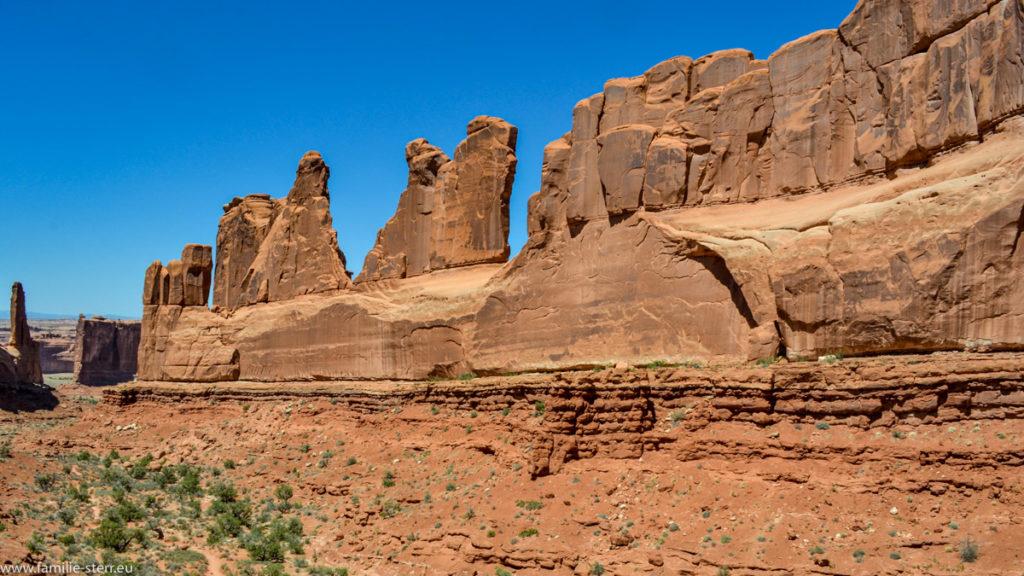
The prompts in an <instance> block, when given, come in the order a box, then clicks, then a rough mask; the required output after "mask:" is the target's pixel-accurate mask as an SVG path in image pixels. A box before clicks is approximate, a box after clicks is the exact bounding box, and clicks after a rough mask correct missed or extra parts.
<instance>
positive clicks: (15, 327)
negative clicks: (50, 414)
mask: <svg viewBox="0 0 1024 576" xmlns="http://www.w3.org/2000/svg"><path fill="white" fill-rule="evenodd" d="M0 382H2V383H25V384H42V383H43V370H42V368H41V367H40V364H39V344H38V343H37V342H36V341H35V340H33V339H32V334H30V333H29V327H28V315H27V314H26V313H25V290H24V289H23V288H22V287H21V282H15V283H14V285H12V286H11V338H10V341H9V342H8V343H7V348H3V347H0Z"/></svg>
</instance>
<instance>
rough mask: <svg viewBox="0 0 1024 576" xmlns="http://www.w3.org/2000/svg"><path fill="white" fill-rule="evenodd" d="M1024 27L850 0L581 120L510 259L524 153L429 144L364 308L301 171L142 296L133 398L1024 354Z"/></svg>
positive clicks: (987, 17) (369, 283) (419, 155)
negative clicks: (513, 206)
mask: <svg viewBox="0 0 1024 576" xmlns="http://www.w3.org/2000/svg"><path fill="white" fill-rule="evenodd" d="M1022 114H1024V6H1022V4H1021V3H1020V2H1019V0H1001V1H996V0H991V1H987V2H980V1H971V2H957V3H952V4H950V6H946V7H945V8H944V9H943V10H936V9H934V3H928V2H921V1H919V0H862V1H861V2H860V3H859V4H858V5H857V7H856V8H855V9H854V11H853V13H852V14H850V16H849V17H847V19H846V20H845V21H844V22H843V23H842V24H841V25H840V27H839V28H838V29H837V30H825V31H821V32H817V33H814V34H811V35H809V36H807V37H804V38H801V39H798V40H795V41H793V42H790V43H789V44H786V45H785V46H783V47H782V48H780V49H779V50H778V51H777V52H776V53H774V54H772V55H771V56H770V57H769V58H768V59H767V60H758V59H755V58H754V57H753V55H752V54H751V53H750V52H748V51H745V50H727V51H722V52H716V53H714V54H710V55H707V56H704V57H702V58H698V59H696V60H693V59H691V58H688V57H684V56H679V57H676V58H672V59H670V60H667V61H665V62H662V63H660V64H657V65H655V66H654V67H652V68H651V69H649V70H647V71H646V72H645V73H644V74H642V75H640V76H636V77H632V78H620V79H613V80H609V81H608V82H607V83H606V84H605V86H604V90H603V91H602V92H601V93H599V94H595V95H593V96H591V97H589V98H585V99H583V100H581V101H580V102H579V103H578V104H577V105H576V106H575V108H574V110H573V111H572V128H571V130H570V131H569V132H568V133H566V134H565V135H563V136H562V137H561V138H559V139H558V140H556V141H554V142H552V143H550V144H549V145H548V146H547V147H546V148H545V152H544V159H543V165H542V167H541V168H542V177H541V189H540V190H539V191H538V192H537V193H535V194H534V195H533V196H531V197H530V199H529V204H528V233H529V238H528V241H527V244H526V246H525V247H524V248H523V250H522V251H521V252H520V253H519V254H518V255H516V256H515V257H514V258H513V259H512V260H511V261H509V260H508V257H509V248H508V244H507V236H508V227H509V219H508V204H509V195H510V194H511V189H512V181H513V178H514V175H515V170H516V158H515V145H516V136H517V133H516V128H515V127H513V126H511V125H510V124H508V123H507V122H504V121H503V120H500V119H497V118H492V117H486V116H481V117H478V118H476V119H474V120H473V121H472V122H470V124H469V126H468V128H467V137H466V139H465V140H464V141H463V142H462V143H461V144H459V146H458V147H457V148H456V150H455V151H454V154H453V156H452V157H451V158H449V156H447V155H446V154H445V153H444V152H443V151H442V150H440V149H438V148H437V147H435V146H432V145H431V144H430V143H429V142H428V141H427V140H425V139H418V140H414V141H413V142H411V143H410V144H409V145H408V146H407V147H406V150H405V157H406V162H407V164H408V167H409V179H408V184H407V187H406V189H405V191H404V192H403V193H402V195H401V197H400V199H399V202H398V207H397V210H396V212H395V215H394V216H393V217H392V218H391V219H390V220H388V221H387V222H386V223H385V224H384V226H383V228H382V229H381V230H380V232H379V233H378V236H377V241H376V243H375V246H374V248H373V249H372V250H371V251H370V252H369V253H368V254H367V257H366V260H365V262H364V266H363V270H362V272H361V273H360V274H359V276H358V277H356V279H355V281H352V280H351V279H350V274H349V273H348V272H347V271H346V270H345V259H344V256H343V255H342V253H341V250H340V249H339V248H338V245H337V239H336V235H335V233H334V231H333V228H332V225H331V217H330V212H329V202H330V198H329V193H328V188H327V181H328V178H329V175H330V170H329V169H328V168H327V165H326V164H325V163H324V162H323V159H322V158H321V157H320V155H319V154H318V153H315V152H310V153H307V154H306V155H305V156H304V157H303V158H302V160H301V162H300V164H299V168H298V170H297V172H296V179H295V185H294V187H293V188H292V190H291V191H290V192H289V193H288V195H287V197H285V198H282V199H278V200H275V199H272V198H270V197H269V196H266V195H250V196H246V197H245V198H236V199H234V200H232V201H231V202H230V203H229V204H228V205H226V206H225V207H224V209H225V213H224V216H223V217H222V218H221V220H220V227H219V230H218V234H217V247H216V254H217V258H216V270H215V271H212V275H213V279H212V287H213V297H212V304H213V307H212V309H211V308H208V307H207V294H208V290H209V287H210V286H211V278H210V277H211V269H212V262H211V260H212V258H211V254H212V248H211V247H209V246H199V245H189V246H187V247H186V249H185V251H184V252H183V254H182V259H181V260H180V261H179V260H175V261H171V262H169V263H168V264H167V265H166V266H164V265H163V264H161V263H160V262H155V263H154V264H153V265H152V266H151V267H150V268H149V270H148V271H147V272H146V279H145V288H144V295H143V300H144V304H145V314H144V318H143V325H142V334H141V343H140V351H139V378H140V379H144V380H170V381H193V382H213V381H221V380H237V379H242V380H254V381H296V380H332V379H423V378H428V377H454V376H458V375H460V374H465V373H474V374H496V373H504V372H516V371H526V370H562V369H570V368H583V367H590V366H598V365H609V364H615V363H618V362H627V363H632V364H640V363H646V362H652V361H655V360H662V361H666V362H684V361H687V360H690V359H695V358H699V359H706V360H712V361H751V360H756V359H759V358H775V357H776V356H784V357H788V358H790V359H793V360H796V359H800V358H815V357H817V356H819V355H823V354H828V353H831V352H836V351H842V352H843V353H844V354H847V355H853V354H879V353H892V352H903V351H917V352H927V351H936V350H965V349H966V350H1021V349H1024V336H1022V330H1021V324H1020V318H1022V317H1024V282H1021V281H1020V279H1021V275H1022V270H1024V250H1020V249H1019V248H1018V245H1019V239H1020V237H1021V235H1022V233H1024V184H1022V183H1024V177H1022V174H1024V118H1022Z"/></svg>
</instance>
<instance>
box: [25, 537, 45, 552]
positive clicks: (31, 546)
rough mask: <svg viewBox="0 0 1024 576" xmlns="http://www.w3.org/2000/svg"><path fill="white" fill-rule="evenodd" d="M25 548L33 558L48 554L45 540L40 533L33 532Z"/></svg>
mask: <svg viewBox="0 0 1024 576" xmlns="http://www.w3.org/2000/svg"><path fill="white" fill-rule="evenodd" d="M25 548H28V552H29V554H32V555H33V556H41V555H42V554H43V553H44V552H46V544H45V541H44V540H43V535H42V534H40V533H39V532H33V533H32V536H30V537H29V539H28V542H26V543H25Z"/></svg>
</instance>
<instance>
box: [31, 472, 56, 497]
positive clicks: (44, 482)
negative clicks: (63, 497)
mask: <svg viewBox="0 0 1024 576" xmlns="http://www.w3.org/2000/svg"><path fill="white" fill-rule="evenodd" d="M55 486H57V475H56V474H52V473H46V474H37V475H36V487H38V488H39V489H40V490H42V491H43V492H49V491H50V490H53V489H54V487H55Z"/></svg>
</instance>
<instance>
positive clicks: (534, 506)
mask: <svg viewBox="0 0 1024 576" xmlns="http://www.w3.org/2000/svg"><path fill="white" fill-rule="evenodd" d="M516 506H518V507H520V508H522V509H524V510H540V509H541V508H543V507H544V504H543V503H542V502H538V501H536V500H526V501H524V500H516Z"/></svg>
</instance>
